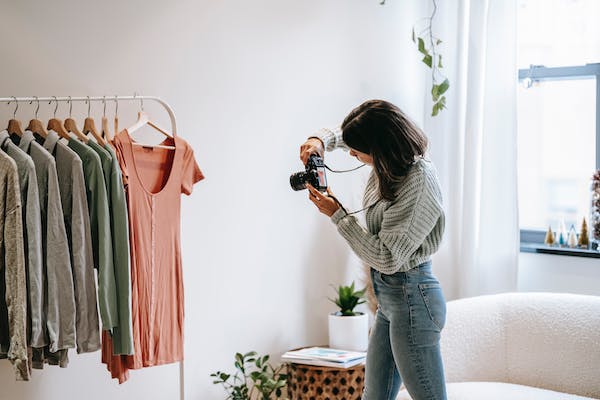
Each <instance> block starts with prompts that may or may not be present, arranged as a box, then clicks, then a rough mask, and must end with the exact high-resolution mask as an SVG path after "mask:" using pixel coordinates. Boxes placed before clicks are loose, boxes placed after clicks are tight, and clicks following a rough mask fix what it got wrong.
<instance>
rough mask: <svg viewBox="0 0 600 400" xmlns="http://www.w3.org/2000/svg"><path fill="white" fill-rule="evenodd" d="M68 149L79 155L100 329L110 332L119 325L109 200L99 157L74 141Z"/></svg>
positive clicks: (70, 142)
mask: <svg viewBox="0 0 600 400" xmlns="http://www.w3.org/2000/svg"><path fill="white" fill-rule="evenodd" d="M69 147H70V148H71V149H72V150H73V151H74V152H75V153H77V154H78V155H79V157H80V158H81V162H82V163H83V174H84V175H85V188H86V194H87V200H88V209H89V212H90V225H91V228H92V229H91V230H92V247H93V249H94V265H95V266H96V267H97V268H98V303H99V306H100V318H101V319H102V328H103V329H105V330H112V329H113V328H114V327H115V326H117V323H118V312H117V295H116V293H117V289H116V283H115V271H114V267H113V251H112V237H111V232H110V213H109V211H108V196H107V194H106V185H105V183H104V174H103V172H102V166H101V163H100V157H99V156H98V154H96V152H95V151H94V150H92V149H91V148H90V147H88V146H86V145H85V144H83V143H81V142H80V141H78V140H76V139H71V140H69Z"/></svg>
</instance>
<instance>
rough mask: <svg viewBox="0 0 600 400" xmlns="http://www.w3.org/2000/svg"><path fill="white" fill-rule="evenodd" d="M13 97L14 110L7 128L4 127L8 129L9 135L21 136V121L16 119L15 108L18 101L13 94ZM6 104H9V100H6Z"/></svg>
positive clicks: (17, 105)
mask: <svg viewBox="0 0 600 400" xmlns="http://www.w3.org/2000/svg"><path fill="white" fill-rule="evenodd" d="M13 98H14V99H15V105H16V107H15V111H14V112H13V117H12V119H10V120H9V121H8V128H6V130H7V131H8V134H9V135H18V136H23V128H22V126H21V121H19V120H18V119H17V110H18V109H19V102H18V101H17V98H16V97H14V96H13ZM8 104H10V102H8Z"/></svg>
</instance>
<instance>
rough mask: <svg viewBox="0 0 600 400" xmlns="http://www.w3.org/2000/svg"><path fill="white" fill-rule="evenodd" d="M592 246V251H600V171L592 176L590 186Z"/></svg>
mask: <svg viewBox="0 0 600 400" xmlns="http://www.w3.org/2000/svg"><path fill="white" fill-rule="evenodd" d="M590 198H591V207H590V228H591V232H590V244H591V247H592V250H600V249H599V248H598V245H600V170H598V171H596V173H594V175H593V176H592V183H591V184H590Z"/></svg>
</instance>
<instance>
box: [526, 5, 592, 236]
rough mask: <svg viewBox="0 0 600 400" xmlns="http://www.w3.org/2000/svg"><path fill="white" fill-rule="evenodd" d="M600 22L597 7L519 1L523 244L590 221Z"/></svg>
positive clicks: (577, 227) (577, 228)
mask: <svg viewBox="0 0 600 400" xmlns="http://www.w3.org/2000/svg"><path fill="white" fill-rule="evenodd" d="M598 15H600V2H599V1H596V0H519V8H518V36H517V37H518V56H517V59H518V63H519V68H520V69H519V83H520V84H519V86H518V96H517V100H518V105H517V116H518V118H517V121H518V122H517V126H518V172H519V224H520V227H521V232H522V236H521V240H522V242H524V241H535V242H538V243H539V242H543V239H544V234H545V231H546V230H547V229H548V227H549V226H551V227H552V229H553V230H554V231H556V230H557V229H559V227H560V224H561V222H564V224H565V225H566V228H567V229H569V228H570V226H571V225H573V226H575V228H576V230H579V227H580V225H581V221H582V218H584V217H585V218H586V220H588V221H589V207H590V195H589V184H590V178H591V176H592V174H593V173H594V171H595V169H598V168H600V63H598V62H599V61H600V24H598V23H597V22H596V20H597V18H598ZM532 232H533V233H534V235H533V236H529V238H527V235H524V233H532Z"/></svg>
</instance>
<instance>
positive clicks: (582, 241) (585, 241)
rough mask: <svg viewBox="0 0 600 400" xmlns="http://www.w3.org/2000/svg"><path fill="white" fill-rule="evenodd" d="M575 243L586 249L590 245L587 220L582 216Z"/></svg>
mask: <svg viewBox="0 0 600 400" xmlns="http://www.w3.org/2000/svg"><path fill="white" fill-rule="evenodd" d="M577 245H578V246H579V247H580V248H582V249H587V248H588V247H589V246H590V239H589V236H588V227H587V222H586V221H585V217H583V222H582V223H581V231H580V232H579V242H578V243H577Z"/></svg>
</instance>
